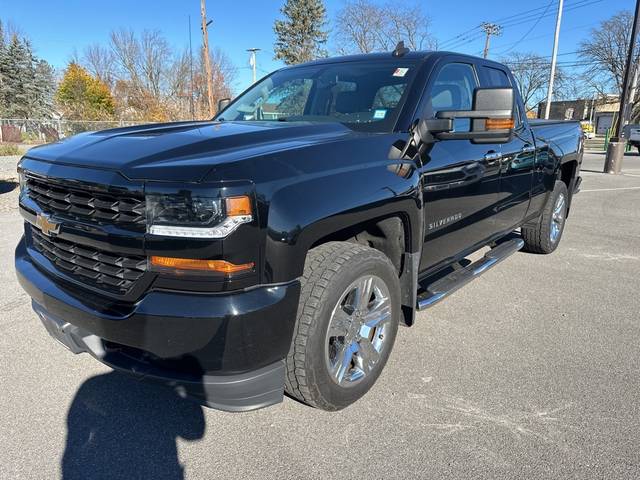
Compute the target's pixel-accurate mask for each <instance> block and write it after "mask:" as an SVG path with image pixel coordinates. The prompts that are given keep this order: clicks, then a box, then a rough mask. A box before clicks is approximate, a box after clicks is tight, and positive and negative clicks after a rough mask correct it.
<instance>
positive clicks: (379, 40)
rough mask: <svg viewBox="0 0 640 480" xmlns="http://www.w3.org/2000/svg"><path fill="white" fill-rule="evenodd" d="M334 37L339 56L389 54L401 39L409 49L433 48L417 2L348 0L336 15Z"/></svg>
mask: <svg viewBox="0 0 640 480" xmlns="http://www.w3.org/2000/svg"><path fill="white" fill-rule="evenodd" d="M335 34H336V43H337V44H338V45H340V46H339V47H338V51H339V52H340V53H343V54H346V53H356V52H357V53H370V52H375V51H389V50H392V49H393V48H394V47H395V45H396V44H397V43H398V42H399V41H401V40H402V41H404V42H405V44H406V46H408V47H409V48H410V49H412V50H423V49H425V48H432V47H433V46H434V45H435V42H434V41H433V38H432V36H431V35H430V33H429V18H428V17H427V16H426V15H425V14H424V12H423V9H422V7H421V6H420V4H419V3H417V2H416V3H414V2H412V1H409V0H402V1H399V2H393V3H391V2H389V3H386V4H379V3H376V2H374V1H372V0H348V1H347V2H346V4H345V6H344V7H343V8H342V9H341V10H340V11H339V12H338V15H337V18H336V28H335Z"/></svg>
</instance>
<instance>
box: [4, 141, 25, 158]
mask: <svg viewBox="0 0 640 480" xmlns="http://www.w3.org/2000/svg"><path fill="white" fill-rule="evenodd" d="M21 154H22V152H21V151H20V149H19V148H18V146H17V145H14V144H12V143H3V144H0V156H6V155H21Z"/></svg>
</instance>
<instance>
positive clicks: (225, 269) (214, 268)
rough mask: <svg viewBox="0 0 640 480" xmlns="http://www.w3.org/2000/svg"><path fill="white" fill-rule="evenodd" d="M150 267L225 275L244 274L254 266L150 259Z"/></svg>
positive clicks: (189, 259) (217, 261) (192, 259)
mask: <svg viewBox="0 0 640 480" xmlns="http://www.w3.org/2000/svg"><path fill="white" fill-rule="evenodd" d="M151 265H153V266H155V267H162V268H171V269H174V270H201V271H202V270H204V271H209V272H218V273H225V274H232V273H239V272H246V271H248V270H251V269H252V268H253V266H254V264H253V262H252V263H244V264H242V265H236V264H234V263H230V262H227V261H226V260H198V259H194V258H172V257H155V256H154V257H151Z"/></svg>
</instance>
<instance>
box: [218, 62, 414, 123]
mask: <svg viewBox="0 0 640 480" xmlns="http://www.w3.org/2000/svg"><path fill="white" fill-rule="evenodd" d="M416 70H417V66H416V63H415V62H412V61H407V60H405V61H403V60H395V61H375V62H366V63H365V62H344V63H333V64H325V65H311V66H306V67H294V68H287V69H284V70H280V71H278V72H275V73H274V74H273V75H270V76H269V77H267V78H265V79H264V80H262V81H260V82H259V83H257V84H256V85H255V86H253V87H252V88H250V89H249V90H247V91H246V92H245V93H244V94H243V95H241V96H240V97H238V98H237V99H236V100H235V101H234V102H233V103H232V104H231V105H229V107H227V108H226V109H225V110H224V111H223V112H221V113H220V114H219V115H218V116H217V117H216V120H220V121H252V122H253V121H289V122H294V121H312V122H313V121H316V122H340V123H342V124H344V125H346V126H347V127H349V128H352V129H354V130H366V131H374V132H389V131H391V130H392V129H393V127H394V125H395V122H396V120H397V118H398V115H399V113H400V109H401V108H402V104H403V103H404V98H405V96H406V94H407V92H408V90H409V88H408V87H409V85H410V84H411V81H412V80H413V77H414V75H415V71H416Z"/></svg>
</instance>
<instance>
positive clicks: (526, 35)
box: [503, 0, 555, 53]
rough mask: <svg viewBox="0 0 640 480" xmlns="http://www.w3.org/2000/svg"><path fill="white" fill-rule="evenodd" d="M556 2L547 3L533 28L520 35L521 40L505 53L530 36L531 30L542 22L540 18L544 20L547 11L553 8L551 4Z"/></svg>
mask: <svg viewBox="0 0 640 480" xmlns="http://www.w3.org/2000/svg"><path fill="white" fill-rule="evenodd" d="M553 3H555V0H551V1H550V2H549V3H548V4H547V8H545V10H544V12H542V16H540V17H539V18H538V19H537V20H536V23H534V24H533V25H532V26H531V28H530V29H529V30H527V32H526V33H525V34H524V35H523V36H522V37H520V40H518V41H517V42H515V44H514V45H513V46H512V47H511V48H510V49H509V50H507V51H506V52H503V53H508V52H510V51H511V50H513V49H514V48H516V47H517V46H518V45H520V44H521V43H522V41H523V40H524V39H525V38H527V37H528V36H529V34H531V32H533V30H534V29H535V28H536V27H537V26H538V24H539V23H540V20H542V19H543V18H544V16H545V15H546V14H547V12H548V11H549V8H551V5H552V4H553Z"/></svg>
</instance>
